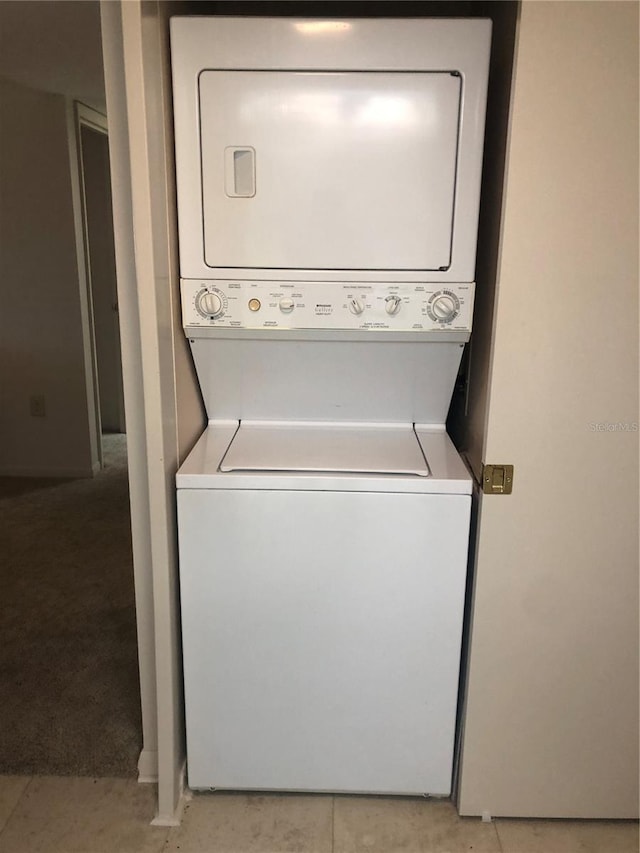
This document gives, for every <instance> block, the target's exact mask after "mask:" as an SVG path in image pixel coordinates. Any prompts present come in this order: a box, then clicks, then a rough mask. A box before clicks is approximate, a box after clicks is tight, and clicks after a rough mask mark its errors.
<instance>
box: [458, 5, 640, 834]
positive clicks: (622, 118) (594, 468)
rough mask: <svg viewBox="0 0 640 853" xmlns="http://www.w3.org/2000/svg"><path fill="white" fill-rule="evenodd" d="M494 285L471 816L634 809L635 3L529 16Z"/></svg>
mask: <svg viewBox="0 0 640 853" xmlns="http://www.w3.org/2000/svg"><path fill="white" fill-rule="evenodd" d="M497 288H498V289H497V296H496V314H495V335H494V339H493V345H492V346H493V350H492V353H491V367H490V375H489V386H488V389H487V393H488V409H487V420H486V432H485V434H484V447H483V461H484V462H494V463H509V462H511V463H514V465H515V478H514V491H513V495H511V496H510V497H495V496H491V497H485V498H484V499H483V500H482V502H481V510H480V513H481V514H480V528H479V540H478V550H477V565H476V580H475V595H474V602H473V614H472V617H473V623H472V633H471V654H470V663H469V672H468V689H467V700H466V720H465V730H464V742H463V752H462V766H461V782H460V793H459V808H460V811H461V812H462V814H480V813H482V812H483V811H487V812H489V813H491V814H494V815H514V816H528V815H538V816H547V817H611V818H614V817H633V816H637V814H638V433H637V432H635V431H633V430H634V429H637V422H638V420H639V417H638V5H637V4H635V3H617V2H604V3H599V2H568V3H563V2H556V3H539V2H525V3H524V4H523V6H522V10H521V17H520V25H519V33H518V42H517V50H516V69H515V81H514V91H513V100H512V115H511V128H510V145H509V154H508V164H507V180H506V191H505V200H504V210H503V222H502V236H501V253H500V258H499V264H498V284H497ZM598 424H603V425H604V426H602V427H598V426H596V425H598ZM618 424H623V425H625V424H626V425H628V428H629V431H626V430H625V429H624V428H623V427H618V426H615V427H614V426H611V427H609V426H607V425H618ZM634 425H635V426H634ZM601 430H602V431H601Z"/></svg>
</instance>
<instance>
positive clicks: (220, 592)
mask: <svg viewBox="0 0 640 853" xmlns="http://www.w3.org/2000/svg"><path fill="white" fill-rule="evenodd" d="M469 510H470V497H469V496H462V495H447V496H439V495H403V494H390V493H336V492H324V491H315V492H304V491H295V492H287V491H269V490H267V491H253V490H248V491H242V490H230V491H227V490H221V491H216V490H189V489H181V490H179V491H178V517H179V527H180V561H181V601H182V612H183V620H182V624H183V643H184V663H185V699H186V718H187V741H188V749H189V764H188V774H189V785H190V786H191V787H193V788H208V787H216V788H230V789H270V790H278V789H288V790H310V791H311V790H312V791H353V792H357V791H362V792H373V793H388V792H392V793H407V794H409V793H428V794H435V795H447V794H449V792H450V790H451V765H452V753H453V740H454V728H455V710H456V699H457V687H458V670H459V655H460V639H461V629H462V610H463V601H464V584H465V570H466V533H467V531H468V524H469Z"/></svg>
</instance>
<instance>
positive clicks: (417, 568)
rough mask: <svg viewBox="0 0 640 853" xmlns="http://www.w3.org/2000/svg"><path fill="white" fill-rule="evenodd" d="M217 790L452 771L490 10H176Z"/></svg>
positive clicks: (193, 608)
mask: <svg viewBox="0 0 640 853" xmlns="http://www.w3.org/2000/svg"><path fill="white" fill-rule="evenodd" d="M171 37H172V63H173V81H174V111H175V136H176V165H177V190H178V220H179V240H180V274H181V289H182V293H181V296H182V310H183V321H184V328H185V333H186V335H187V337H188V339H189V341H190V344H191V349H192V352H193V357H194V361H195V366H196V370H197V374H198V379H199V383H200V387H201V390H202V395H203V398H204V402H205V405H206V409H207V414H208V418H209V422H208V426H207V428H206V430H205V432H204V434H203V435H202V437H201V438H200V440H199V441H198V443H197V444H196V446H195V447H194V449H193V451H192V452H191V454H190V456H189V457H188V459H187V460H186V461H185V463H184V464H183V465H182V467H181V468H180V470H179V472H178V475H177V488H178V525H179V549H180V589H181V608H182V632H183V648H184V679H185V702H186V729H187V756H188V780H189V784H190V786H191V787H192V788H222V789H254V790H256V789H265V790H296V791H333V792H370V793H385V794H415V793H420V794H432V795H447V794H449V793H450V791H451V777H452V762H453V748H454V734H455V722H456V702H457V692H458V675H459V664H460V644H461V634H462V619H463V606H464V594H465V576H466V568H467V550H468V537H469V516H470V507H471V488H472V483H471V478H470V477H469V474H468V473H467V470H466V468H465V466H464V464H463V463H462V461H461V459H460V457H459V455H458V454H457V452H456V450H455V449H454V447H453V445H452V443H451V441H450V439H449V437H448V436H447V434H446V431H445V420H446V415H447V409H448V406H449V403H450V399H451V394H452V391H453V388H454V384H455V381H456V375H457V371H458V368H459V364H460V359H461V355H462V350H463V347H464V344H465V342H466V341H467V340H468V339H469V335H470V331H471V318H472V309H473V298H474V283H473V279H474V265H475V250H476V231H477V220H478V205H479V194H480V174H481V164H482V145H483V135H484V114H485V100H486V86H487V73H488V62H489V44H490V23H489V22H488V21H486V20H462V19H457V20H456V19H447V20H444V19H438V20H434V19H420V20H373V19H356V20H342V21H337V20H336V21H329V20H314V19H299V20H294V19H290V18H272V19H267V18H235V19H234V18H223V17H220V18H199V17H191V18H175V19H173V20H172V22H171Z"/></svg>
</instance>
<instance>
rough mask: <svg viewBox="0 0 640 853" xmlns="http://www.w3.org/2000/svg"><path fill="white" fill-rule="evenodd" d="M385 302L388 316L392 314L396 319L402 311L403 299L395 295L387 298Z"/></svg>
mask: <svg viewBox="0 0 640 853" xmlns="http://www.w3.org/2000/svg"><path fill="white" fill-rule="evenodd" d="M384 301H385V306H384V307H385V310H386V312H387V314H390V315H391V316H392V317H394V316H395V315H396V314H397V313H398V311H399V310H400V306H401V304H402V300H401V298H400V297H399V296H397V295H396V294H395V293H394V294H392V295H391V296H387V298H386V299H385V300H384Z"/></svg>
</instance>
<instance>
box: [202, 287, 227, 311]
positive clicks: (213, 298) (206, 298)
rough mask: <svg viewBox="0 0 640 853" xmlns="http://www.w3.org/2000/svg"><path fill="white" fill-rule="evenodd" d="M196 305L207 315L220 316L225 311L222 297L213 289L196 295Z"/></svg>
mask: <svg viewBox="0 0 640 853" xmlns="http://www.w3.org/2000/svg"><path fill="white" fill-rule="evenodd" d="M196 307H197V309H198V311H199V312H200V313H201V314H202V315H204V316H205V317H214V318H215V317H220V316H221V314H222V313H223V312H224V304H223V302H222V297H221V295H220V293H217V292H216V291H213V290H203V291H201V292H200V293H199V294H198V296H197V297H196Z"/></svg>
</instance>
